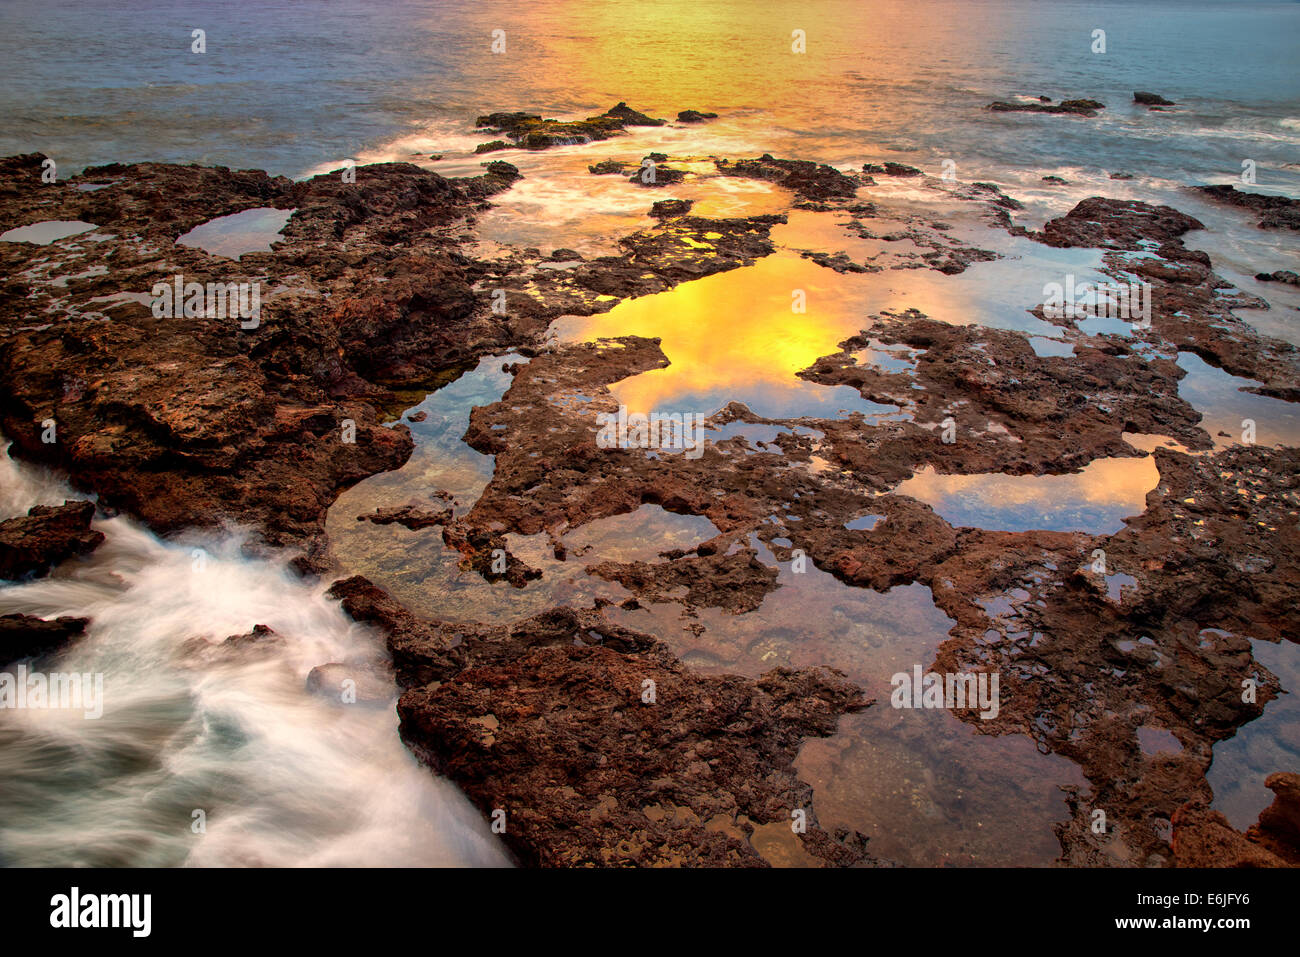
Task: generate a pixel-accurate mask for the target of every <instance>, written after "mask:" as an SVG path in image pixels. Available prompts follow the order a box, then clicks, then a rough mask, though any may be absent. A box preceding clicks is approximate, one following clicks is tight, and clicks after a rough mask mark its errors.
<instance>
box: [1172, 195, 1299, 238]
mask: <svg viewBox="0 0 1300 957" xmlns="http://www.w3.org/2000/svg"><path fill="white" fill-rule="evenodd" d="M1191 188H1192V189H1193V190H1194V191H1195V192H1197V193H1199V194H1200V195H1201V196H1202V197H1203V198H1205V199H1211V200H1214V201H1215V202H1216V203H1225V204H1227V205H1229V206H1239V207H1241V208H1242V209H1247V210H1250V211H1251V212H1253V213H1255V214H1257V215H1258V217H1259V228H1260V229H1300V200H1295V199H1291V198H1289V197H1287V196H1270V195H1266V194H1264V193H1250V192H1247V191H1246V190H1242V189H1237V187H1235V186H1193V187H1191Z"/></svg>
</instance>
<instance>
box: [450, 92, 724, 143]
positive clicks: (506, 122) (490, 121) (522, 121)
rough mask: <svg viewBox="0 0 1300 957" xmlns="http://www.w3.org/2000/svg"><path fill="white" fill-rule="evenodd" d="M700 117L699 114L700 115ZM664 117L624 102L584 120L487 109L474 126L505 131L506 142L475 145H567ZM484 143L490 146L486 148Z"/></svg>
mask: <svg viewBox="0 0 1300 957" xmlns="http://www.w3.org/2000/svg"><path fill="white" fill-rule="evenodd" d="M700 118H701V119H703V118H704V117H703V115H700ZM666 122H667V120H660V119H655V118H654V117H651V116H647V115H646V114H645V113H641V112H640V111H638V110H634V109H632V108H631V107H630V106H628V105H627V104H626V103H618V104H617V105H616V106H613V107H611V108H610V109H609V110H606V111H605V112H604V113H602V114H600V115H599V116H589V117H587V118H586V119H585V120H573V121H569V122H566V121H562V120H554V119H543V118H542V117H541V115H540V114H534V113H489V114H487V115H486V116H480V117H479V118H478V120H477V122H476V123H475V126H476V127H478V128H479V129H481V130H489V131H491V132H493V133H503V134H505V135H506V136H507V137H508V138H509V140H510V142H509V143H507V142H505V141H503V140H495V141H493V142H492V143H485V144H483V145H481V146H479V148H478V150H477V152H490V151H491V150H495V149H511V148H516V149H526V150H544V149H548V148H550V147H552V146H570V145H572V144H574V143H588V142H591V141H593V140H607V139H609V138H610V137H613V136H617V135H618V134H619V133H621V132H623V130H624V128H625V127H629V126H663V125H664V124H665V123H666ZM487 147H490V149H488V148H487Z"/></svg>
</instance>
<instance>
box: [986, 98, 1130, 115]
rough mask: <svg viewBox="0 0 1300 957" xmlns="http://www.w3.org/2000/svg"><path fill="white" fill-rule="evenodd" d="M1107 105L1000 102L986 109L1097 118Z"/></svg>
mask: <svg viewBox="0 0 1300 957" xmlns="http://www.w3.org/2000/svg"><path fill="white" fill-rule="evenodd" d="M1105 108H1106V104H1105V103H1099V102H1098V101H1097V100H1062V101H1061V102H1060V103H1044V102H1041V101H1040V102H1038V103H1020V102H1017V103H1008V102H1006V101H1005V100H998V101H996V102H994V103H990V104H989V105H988V106H986V107H985V109H987V110H991V111H992V112H994V113H1071V114H1073V115H1075V116H1096V115H1097V111H1098V110H1104V109H1105Z"/></svg>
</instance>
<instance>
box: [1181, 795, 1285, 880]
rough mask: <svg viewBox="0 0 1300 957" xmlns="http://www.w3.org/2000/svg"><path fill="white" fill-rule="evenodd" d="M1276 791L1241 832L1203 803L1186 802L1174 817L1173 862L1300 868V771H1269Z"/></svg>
mask: <svg viewBox="0 0 1300 957" xmlns="http://www.w3.org/2000/svg"><path fill="white" fill-rule="evenodd" d="M1264 784H1265V786H1266V787H1267V788H1268V789H1269V790H1271V791H1272V792H1273V794H1274V795H1275V796H1274V798H1273V803H1272V804H1270V805H1269V806H1268V807H1266V808H1264V810H1263V811H1261V812H1260V815H1259V820H1258V821H1257V822H1256V823H1254V824H1252V825H1251V826H1250V827H1249V828H1248V829H1247V830H1246V833H1245V834H1242V833H1241V832H1240V831H1237V830H1235V829H1234V828H1233V827H1232V825H1231V824H1229V823H1228V819H1227V818H1225V817H1224V816H1223V815H1222V814H1220V813H1219V812H1218V811H1211V810H1210V809H1209V808H1208V807H1206V806H1205V805H1204V804H1187V805H1185V806H1183V807H1181V808H1179V809H1178V812H1177V813H1176V814H1175V815H1174V820H1173V828H1174V837H1173V847H1174V861H1175V863H1176V865H1177V866H1178V867H1300V774H1295V773H1294V772H1278V773H1277V774H1270V775H1269V776H1268V780H1267V781H1265V782H1264Z"/></svg>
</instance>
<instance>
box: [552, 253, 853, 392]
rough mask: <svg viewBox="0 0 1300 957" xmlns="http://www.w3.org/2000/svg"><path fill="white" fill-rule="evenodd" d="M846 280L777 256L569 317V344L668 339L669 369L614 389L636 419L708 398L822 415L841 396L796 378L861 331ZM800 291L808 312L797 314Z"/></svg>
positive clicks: (563, 330) (563, 328)
mask: <svg viewBox="0 0 1300 957" xmlns="http://www.w3.org/2000/svg"><path fill="white" fill-rule="evenodd" d="M842 282H843V281H842V279H841V277H839V276H837V275H836V274H835V273H833V272H831V271H830V270H827V269H823V268H822V267H820V266H817V265H815V264H813V263H810V262H808V261H806V260H800V259H794V258H791V257H788V256H770V257H768V258H767V259H764V260H761V261H759V262H758V263H757V264H756V265H754V266H753V267H751V268H748V269H744V270H736V271H732V272H727V273H722V274H719V275H716V276H711V277H709V278H707V279H701V280H698V281H695V282H689V283H684V284H682V285H680V286H678V287H677V288H675V289H673V290H671V291H670V292H666V293H662V294H660V295H656V296H646V297H644V298H641V299H632V300H628V301H625V302H622V303H620V304H619V305H617V306H615V307H614V308H613V309H611V310H610V311H609V312H608V313H606V314H605V315H603V316H593V317H591V318H583V319H566V320H564V321H563V323H562V324H557V332H558V333H559V334H560V335H561V337H562V338H572V339H597V338H601V337H605V336H625V335H633V336H645V337H647V338H652V337H656V336H658V337H660V339H661V340H662V346H661V347H662V349H663V351H664V354H665V355H667V356H668V360H669V362H670V363H671V365H669V366H668V367H667V368H664V369H655V370H652V371H650V372H645V373H642V374H641V375H637V376H633V377H632V378H629V379H625V380H623V381H622V382H618V383H615V384H614V385H613V386H611V387H610V389H611V391H612V392H613V394H614V395H615V397H616V398H618V400H619V401H620V402H621V403H623V404H624V405H626V406H627V407H628V410H629V411H630V412H653V411H672V410H674V409H680V408H681V407H682V403H683V401H684V400H686V399H689V398H700V397H705V396H707V397H708V399H709V400H710V401H715V400H718V401H719V404H718V406H716V407H715V408H711V409H707V410H700V411H707V412H713V411H716V409H717V408H719V407H721V406H722V405H725V404H726V403H727V402H728V401H731V400H736V401H740V402H745V403H746V404H747V405H750V406H751V408H753V409H754V411H756V412H760V413H762V412H763V411H764V409H765V408H774V407H781V408H787V409H788V408H790V407H791V405H792V404H793V405H795V406H798V405H807V406H809V407H810V408H820V407H822V406H824V405H825V403H826V401H827V398H826V397H827V395H828V394H829V393H831V392H832V391H833V390H830V389H828V388H827V387H825V386H821V385H816V384H815V383H811V382H805V381H804V380H802V379H799V378H798V377H797V376H796V373H797V372H799V371H800V370H801V369H806V368H808V366H810V365H812V363H813V362H814V361H816V360H817V359H818V358H819V357H820V356H824V355H828V354H830V353H833V352H835V351H837V348H838V343H839V342H841V341H842V340H844V339H846V338H848V337H849V336H852V335H854V334H855V333H857V332H858V331H859V329H860V328H861V316H860V314H859V313H858V311H857V310H856V309H854V308H852V307H851V304H850V303H851V297H846V296H844V295H842V294H841V291H840V290H839V288H838V287H839V286H841V285H842ZM795 290H802V291H803V293H804V295H805V299H806V304H807V311H806V312H804V313H802V314H800V313H795V312H793V311H792V309H791V305H792V302H793V296H794V293H795ZM795 414H804V413H798V412H796V413H795Z"/></svg>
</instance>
